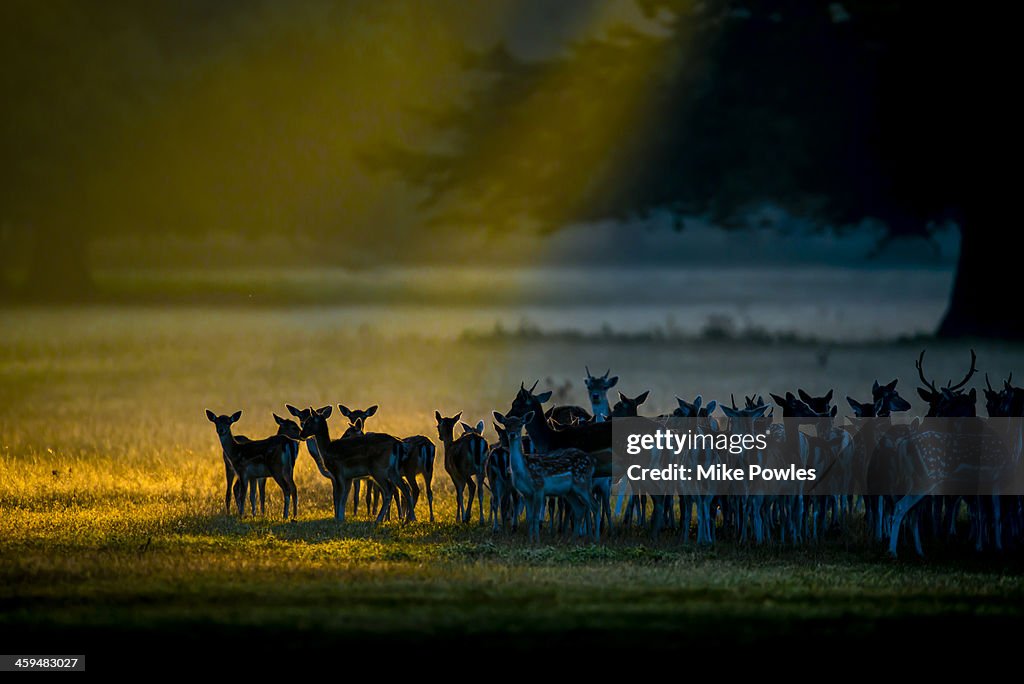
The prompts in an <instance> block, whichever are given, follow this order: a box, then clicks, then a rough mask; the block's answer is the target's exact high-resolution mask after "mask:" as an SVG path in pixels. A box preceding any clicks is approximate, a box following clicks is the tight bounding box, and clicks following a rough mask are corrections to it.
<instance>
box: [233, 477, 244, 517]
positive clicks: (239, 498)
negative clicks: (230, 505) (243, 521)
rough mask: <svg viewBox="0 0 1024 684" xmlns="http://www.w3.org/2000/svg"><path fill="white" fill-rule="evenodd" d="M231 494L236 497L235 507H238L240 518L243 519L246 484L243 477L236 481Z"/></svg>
mask: <svg viewBox="0 0 1024 684" xmlns="http://www.w3.org/2000/svg"><path fill="white" fill-rule="evenodd" d="M231 493H232V495H233V496H234V497H235V505H236V506H237V507H238V517H240V518H241V517H243V516H245V483H244V482H243V481H242V478H241V477H239V478H238V479H237V480H235V485H234V486H233V487H232V488H231Z"/></svg>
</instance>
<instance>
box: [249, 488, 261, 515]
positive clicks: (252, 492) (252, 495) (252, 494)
mask: <svg viewBox="0 0 1024 684" xmlns="http://www.w3.org/2000/svg"><path fill="white" fill-rule="evenodd" d="M246 485H247V486H248V488H249V511H250V512H251V513H252V517H254V518H255V517H256V491H257V490H258V489H259V488H260V487H259V485H260V478H254V479H252V480H249V481H248V482H247V483H246Z"/></svg>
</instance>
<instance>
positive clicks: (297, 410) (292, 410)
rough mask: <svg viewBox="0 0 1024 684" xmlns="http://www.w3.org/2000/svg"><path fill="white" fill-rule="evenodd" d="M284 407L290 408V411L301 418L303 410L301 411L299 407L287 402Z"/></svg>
mask: <svg viewBox="0 0 1024 684" xmlns="http://www.w3.org/2000/svg"><path fill="white" fill-rule="evenodd" d="M284 407H285V408H286V409H288V413H290V414H292V415H293V416H295V417H296V418H301V417H302V411H300V410H299V409H297V408H295V407H294V406H292V405H291V404H285V405H284Z"/></svg>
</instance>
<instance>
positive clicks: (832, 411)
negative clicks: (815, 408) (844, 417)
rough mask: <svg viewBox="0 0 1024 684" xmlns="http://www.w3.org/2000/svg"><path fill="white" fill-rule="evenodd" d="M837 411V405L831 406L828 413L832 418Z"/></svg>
mask: <svg viewBox="0 0 1024 684" xmlns="http://www.w3.org/2000/svg"><path fill="white" fill-rule="evenodd" d="M837 413H839V407H838V406H833V407H832V410H831V411H829V412H828V415H829V416H830V417H832V418H835V417H836V414H837Z"/></svg>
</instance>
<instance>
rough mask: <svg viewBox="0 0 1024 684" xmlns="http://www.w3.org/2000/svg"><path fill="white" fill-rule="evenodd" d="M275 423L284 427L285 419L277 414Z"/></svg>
mask: <svg viewBox="0 0 1024 684" xmlns="http://www.w3.org/2000/svg"><path fill="white" fill-rule="evenodd" d="M274 422H275V423H277V424H278V425H284V418H282V417H281V416H279V415H277V414H276V413H275V414H274Z"/></svg>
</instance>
